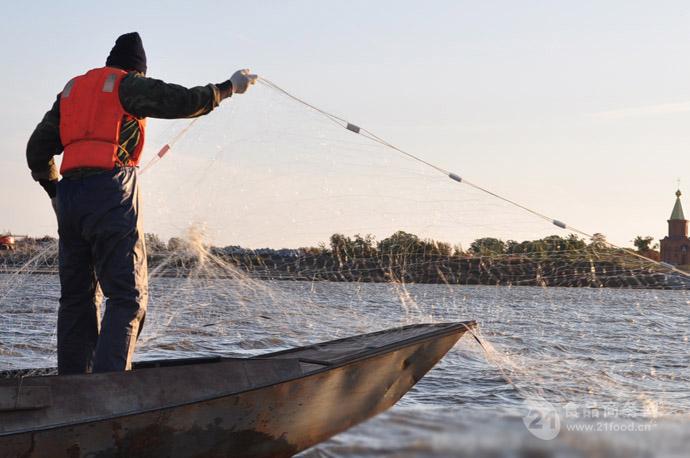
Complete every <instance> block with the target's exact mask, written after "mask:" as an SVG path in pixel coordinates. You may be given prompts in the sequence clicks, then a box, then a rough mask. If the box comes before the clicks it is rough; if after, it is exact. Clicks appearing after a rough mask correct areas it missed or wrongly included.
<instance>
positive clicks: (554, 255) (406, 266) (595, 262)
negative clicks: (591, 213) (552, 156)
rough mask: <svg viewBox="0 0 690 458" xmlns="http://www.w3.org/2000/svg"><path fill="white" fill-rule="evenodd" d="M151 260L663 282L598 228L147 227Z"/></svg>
mask: <svg viewBox="0 0 690 458" xmlns="http://www.w3.org/2000/svg"><path fill="white" fill-rule="evenodd" d="M145 238H146V243H147V248H148V256H149V264H150V265H151V266H152V267H157V266H160V267H161V268H160V269H159V270H158V272H159V273H162V274H163V275H171V276H179V275H184V274H185V271H191V270H193V269H195V268H197V266H198V265H199V264H200V263H203V262H204V261H202V260H201V258H202V257H204V258H205V259H215V260H221V261H222V262H224V263H229V264H231V265H233V266H235V267H236V268H239V269H241V270H243V271H245V272H247V273H249V274H250V275H253V276H255V277H256V278H266V279H286V280H330V281H364V282H388V281H399V282H410V283H412V282H418V283H447V284H487V285H541V286H597V287H599V286H610V287H630V286H632V287H665V286H666V283H667V279H666V277H665V276H664V275H663V274H660V273H659V269H655V268H654V266H653V265H651V264H650V263H649V262H646V261H644V260H643V259H638V258H635V257H634V256H631V255H630V254H629V253H627V252H625V251H623V250H620V249H615V248H613V247H612V246H611V245H610V244H608V243H607V242H606V239H605V238H604V236H603V235H601V234H595V235H594V236H593V237H592V238H591V240H584V239H582V238H580V237H578V236H577V235H575V234H570V235H567V236H565V237H561V236H558V235H550V236H547V237H544V238H541V239H536V240H525V241H522V242H518V241H515V240H505V241H504V240H501V239H498V238H493V237H483V238H479V239H476V240H474V241H473V242H472V243H470V245H469V246H468V248H467V249H466V250H464V249H463V248H462V247H461V246H460V245H459V244H456V245H451V244H449V243H446V242H439V241H436V240H432V239H427V238H421V237H419V236H417V235H415V234H412V233H409V232H405V231H397V232H395V233H394V234H392V235H391V236H389V237H386V238H384V239H382V240H378V241H377V240H376V239H375V237H374V236H372V235H370V234H367V235H361V234H355V235H354V236H347V235H344V234H339V233H338V234H333V235H332V236H331V237H330V238H329V241H328V243H327V244H326V243H322V244H320V245H319V246H316V247H302V248H298V249H272V248H261V249H247V248H243V247H240V246H237V245H231V246H225V247H214V246H206V247H201V250H199V247H193V246H192V244H191V243H190V242H189V241H187V240H185V239H183V238H177V237H173V238H171V239H169V240H168V241H167V242H164V241H162V240H161V239H160V238H159V237H158V236H157V235H155V234H145ZM653 241H654V239H653V238H652V237H648V236H647V237H643V236H638V237H637V238H636V239H635V240H634V245H635V248H636V251H637V253H638V254H642V255H643V256H645V257H647V258H651V259H658V252H657V251H655V250H654V249H655V248H656V246H655V245H652V243H653ZM50 246H53V247H54V246H55V239H53V238H50V237H44V238H41V239H24V240H22V241H21V242H18V247H17V250H15V251H13V252H4V253H3V254H0V271H2V270H4V271H10V270H13V269H14V270H16V269H17V268H19V267H20V266H22V265H23V263H25V262H27V261H28V260H29V259H35V253H36V252H40V250H41V249H44V248H46V247H50ZM56 253H57V251H56V250H54V252H51V253H49V254H46V255H45V260H44V261H45V262H44V263H43V264H42V265H43V266H45V268H46V271H51V269H52V271H54V270H55V268H56V266H57V259H56Z"/></svg>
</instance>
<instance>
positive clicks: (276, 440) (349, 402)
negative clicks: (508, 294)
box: [0, 322, 474, 458]
mask: <svg viewBox="0 0 690 458" xmlns="http://www.w3.org/2000/svg"><path fill="white" fill-rule="evenodd" d="M472 326H474V322H466V323H446V324H429V325H413V326H407V327H403V328H395V329H391V330H387V331H380V332H378V333H372V334H365V335H361V336H355V337H351V338H347V339H340V340H335V341H330V342H325V343H321V344H316V345H310V346H306V347H300V348H295V349H291V350H286V351H281V352H276V353H271V354H266V355H262V356H261V357H258V358H249V359H229V358H197V359H189V360H164V361H153V362H145V363H140V364H138V365H137V366H136V367H135V370H133V371H130V372H120V373H105V374H84V375H71V376H38V377H21V376H19V375H21V374H19V373H17V372H15V373H11V374H10V373H5V374H4V376H5V377H7V378H4V379H3V378H0V396H4V399H3V400H2V401H0V408H2V410H0V457H3V458H4V457H44V456H50V457H55V458H63V457H64V458H79V457H94V458H95V457H99V458H100V457H135V458H136V457H147V458H148V457H269V456H270V457H287V456H292V455H294V454H295V453H297V452H299V451H301V450H304V449H306V448H308V447H310V446H312V445H314V444H317V443H319V442H321V441H323V440H326V439H328V438H329V437H331V436H333V435H334V434H337V433H339V432H341V431H344V430H345V429H348V428H349V427H351V426H353V425H355V424H357V423H360V422H362V421H364V420H366V419H368V418H370V417H372V416H374V415H376V414H377V413H380V412H382V411H384V410H386V409H387V408H389V407H391V406H392V405H393V404H395V403H396V402H397V401H398V400H399V399H400V398H401V397H402V396H403V395H404V394H405V393H406V392H407V391H408V390H409V389H410V388H411V387H412V386H413V385H414V384H415V383H416V382H417V381H418V380H419V379H421V378H422V376H423V375H424V374H425V373H426V372H427V371H429V370H430V369H431V368H432V367H433V366H434V365H435V364H436V363H437V362H438V360H440V359H441V358H442V357H443V355H445V354H446V352H447V351H448V350H449V349H450V348H452V347H453V345H454V344H455V343H456V342H457V340H458V339H459V338H460V337H461V336H462V334H463V333H464V332H465V331H466V330H467V328H468V327H472ZM2 375H3V374H0V377H2Z"/></svg>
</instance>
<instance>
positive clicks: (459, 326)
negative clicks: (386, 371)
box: [0, 320, 476, 438]
mask: <svg viewBox="0 0 690 458" xmlns="http://www.w3.org/2000/svg"><path fill="white" fill-rule="evenodd" d="M439 325H446V326H445V327H443V328H441V329H435V330H433V331H430V332H429V333H426V334H422V335H417V336H412V337H409V338H407V339H404V340H401V341H397V342H394V343H390V344H386V345H383V346H381V347H377V348H372V349H367V351H365V352H361V353H359V354H358V355H356V356H355V357H353V358H351V359H349V360H339V361H337V362H336V363H334V364H333V365H331V366H324V367H322V368H318V369H315V370H313V371H310V372H308V373H306V374H302V375H300V376H297V377H292V378H288V379H285V380H281V381H279V382H274V383H269V384H266V385H259V386H255V387H252V388H247V389H243V390H238V391H232V392H226V393H223V394H218V395H213V396H210V397H205V398H201V399H196V400H193V401H185V402H181V403H177V404H170V405H166V406H162V407H156V408H149V409H141V410H133V411H128V412H121V413H117V414H113V415H108V416H101V417H94V418H88V419H84V420H80V421H71V422H66V423H58V424H53V425H47V426H43V427H38V428H33V429H24V430H16V431H9V432H0V438H3V437H11V436H14V435H21V434H27V433H35V432H45V431H51V430H56V429H61V428H67V427H71V426H79V425H85V424H88V423H97V422H102V421H109V420H115V419H119V418H124V417H129V416H135V415H142V414H147V413H152V412H162V411H167V410H171V409H177V408H180V407H185V406H189V405H192V404H198V403H202V402H211V401H217V400H219V399H223V398H227V397H231V396H237V395H241V394H245V393H249V392H251V391H257V390H263V389H266V388H271V387H274V386H278V385H282V384H284V383H289V382H294V381H296V380H301V379H306V378H309V377H313V376H316V375H319V374H322V373H324V372H327V371H330V370H333V369H338V368H341V367H344V366H347V365H350V364H354V363H357V362H361V361H364V360H367V359H371V358H375V357H377V356H382V355H385V354H387V353H391V351H392V350H393V348H395V347H398V346H399V347H400V348H405V347H408V346H410V345H414V344H417V343H421V342H424V341H427V340H432V339H438V338H442V337H447V336H449V335H453V334H457V333H461V335H460V337H459V338H458V339H460V338H462V336H463V335H464V333H465V332H466V331H468V330H469V329H471V328H473V327H475V326H476V322H475V321H473V320H472V321H457V322H444V323H419V324H413V325H406V326H401V327H398V328H390V329H384V330H381V331H375V332H372V333H367V334H360V336H370V335H376V334H382V333H385V332H386V331H395V330H404V329H409V328H411V327H420V326H439ZM353 337H357V336H351V337H345V338H342V339H336V340H329V341H326V342H322V344H326V343H334V342H341V341H343V340H348V339H351V338H353ZM401 343H402V345H400V344H401ZM317 345H319V344H311V345H306V346H303V347H296V348H294V349H288V350H280V351H278V352H274V353H267V354H266V355H258V356H255V357H251V358H226V359H228V360H231V359H232V360H244V361H247V360H258V359H273V358H272V356H275V355H281V354H285V353H287V352H289V351H292V350H294V351H297V350H304V349H309V348H312V347H315V346H317ZM451 348H452V347H451ZM446 353H447V352H446ZM444 355H445V353H444ZM442 357H443V356H442ZM200 358H203V357H200ZM286 359H287V358H286ZM294 359H296V360H298V361H299V360H300V358H294ZM222 361H223V358H222V357H221V358H220V360H219V361H218V362H222ZM201 364H208V363H201ZM189 365H190V366H191V365H192V364H189ZM147 369H156V368H155V367H152V368H142V369H139V370H147ZM132 372H135V371H132ZM74 375H83V374H74ZM70 376H73V375H48V376H36V377H25V378H24V379H26V378H43V377H70Z"/></svg>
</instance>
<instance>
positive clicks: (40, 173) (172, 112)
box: [26, 72, 232, 181]
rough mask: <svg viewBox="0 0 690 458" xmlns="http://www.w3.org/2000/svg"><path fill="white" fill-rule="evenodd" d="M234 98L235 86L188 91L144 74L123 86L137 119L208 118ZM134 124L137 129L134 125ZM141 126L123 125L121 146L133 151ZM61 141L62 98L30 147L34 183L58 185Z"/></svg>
mask: <svg viewBox="0 0 690 458" xmlns="http://www.w3.org/2000/svg"><path fill="white" fill-rule="evenodd" d="M231 94H232V86H230V85H229V84H228V82H226V83H221V84H218V85H214V84H208V85H206V86H197V87H193V88H190V89H188V88H186V87H183V86H180V85H177V84H170V83H166V82H164V81H160V80H157V79H153V78H147V77H146V76H143V75H142V74H140V73H137V72H130V73H128V74H127V75H125V77H124V78H123V79H122V81H121V82H120V90H119V96H120V102H121V103H122V107H123V108H124V109H125V111H127V112H128V113H129V114H131V115H133V116H136V117H137V118H161V119H177V118H195V117H197V116H202V115H205V114H207V113H209V112H211V110H213V109H214V108H215V107H217V106H218V104H219V103H220V101H221V100H223V99H224V98H226V97H229V96H230V95H231ZM132 124H133V125H132ZM136 124H137V123H123V124H122V127H121V130H120V144H121V145H122V146H123V147H124V148H125V149H126V150H128V151H133V148H134V147H135V146H136V141H134V142H131V141H130V142H128V140H131V139H132V138H135V139H137V140H138V138H139V135H138V132H131V130H132V129H133V128H135V129H138V127H134V126H136ZM62 149H63V145H62V142H61V141H60V94H58V96H57V100H56V101H55V103H54V104H53V107H52V108H51V109H50V111H48V112H47V113H46V114H45V116H43V120H42V121H41V122H40V123H39V124H38V126H36V129H35V130H34V132H33V134H31V138H30V139H29V143H28V144H27V146H26V160H27V162H28V164H29V168H30V169H31V176H32V177H33V178H34V180H36V181H39V180H50V181H54V180H57V179H58V178H59V174H58V170H57V167H56V166H55V160H54V156H55V155H57V154H62Z"/></svg>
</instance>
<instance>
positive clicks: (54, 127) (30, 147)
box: [26, 94, 62, 181]
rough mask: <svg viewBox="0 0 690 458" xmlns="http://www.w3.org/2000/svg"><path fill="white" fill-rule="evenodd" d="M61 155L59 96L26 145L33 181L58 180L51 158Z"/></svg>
mask: <svg viewBox="0 0 690 458" xmlns="http://www.w3.org/2000/svg"><path fill="white" fill-rule="evenodd" d="M61 153H62V142H61V141H60V95H59V94H58V96H57V99H56V100H55V103H54V104H53V107H52V108H51V109H50V111H48V112H47V113H46V114H45V116H43V120H41V122H40V123H38V126H36V129H34V132H33V133H32V134H31V137H30V138H29V142H28V143H27V145H26V162H27V163H28V164H29V169H31V176H32V177H33V179H34V180H36V181H39V180H48V181H54V180H57V179H59V178H60V175H59V174H58V170H57V167H56V166H55V160H54V159H53V156H55V155H56V154H61Z"/></svg>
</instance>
